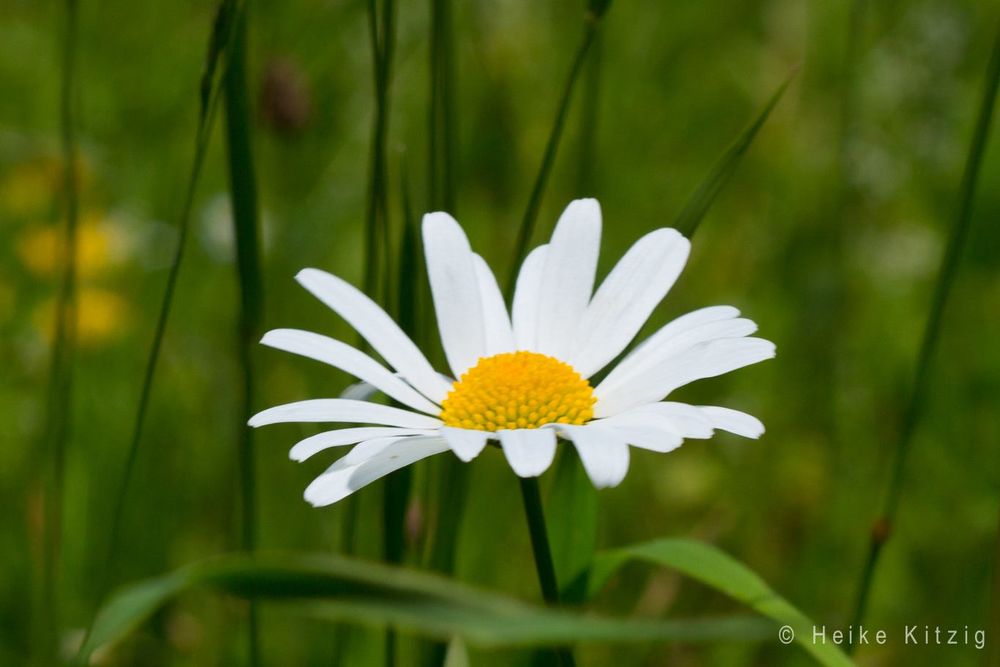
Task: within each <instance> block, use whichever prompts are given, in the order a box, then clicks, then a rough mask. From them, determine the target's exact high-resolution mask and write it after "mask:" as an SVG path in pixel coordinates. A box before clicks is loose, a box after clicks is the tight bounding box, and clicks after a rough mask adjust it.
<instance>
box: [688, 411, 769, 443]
mask: <svg viewBox="0 0 1000 667" xmlns="http://www.w3.org/2000/svg"><path fill="white" fill-rule="evenodd" d="M698 409H699V410H701V411H702V412H703V413H704V414H705V415H707V416H708V419H709V421H711V422H712V426H714V427H715V428H717V429H721V430H723V431H728V432H729V433H734V434H736V435H742V436H743V437H744V438H753V439H755V440H756V439H757V438H759V437H760V436H762V435H763V434H764V425H763V424H762V423H761V422H760V420H759V419H757V418H756V417H754V416H753V415H748V414H747V413H745V412H740V411H739V410H731V409H730V408H722V407H718V406H715V405H701V406H698Z"/></svg>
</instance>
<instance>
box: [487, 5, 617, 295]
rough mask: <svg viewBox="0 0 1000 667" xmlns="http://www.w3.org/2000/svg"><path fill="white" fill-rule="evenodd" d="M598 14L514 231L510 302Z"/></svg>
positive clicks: (591, 17)
mask: <svg viewBox="0 0 1000 667" xmlns="http://www.w3.org/2000/svg"><path fill="white" fill-rule="evenodd" d="M600 17H601V15H600V14H597V13H594V12H590V13H588V14H587V20H586V22H585V25H584V32H583V38H582V39H581V40H580V45H579V46H578V47H577V50H576V55H574V56H573V63H572V65H571V66H570V70H569V75H568V76H567V77H566V83H565V84H564V85H563V91H562V95H561V96H560V98H559V105H558V106H557V108H556V116H555V119H554V120H553V122H552V129H551V130H550V131H549V138H548V140H547V141H546V143H545V152H544V153H543V154H542V163H541V165H540V166H539V167H538V175H537V176H535V183H534V185H533V186H532V188H531V195H530V196H529V197H528V206H527V208H525V210H524V217H522V218H521V225H520V227H518V230H517V239H516V240H515V241H514V254H513V256H512V257H511V262H510V269H509V273H508V276H507V283H506V286H507V287H506V289H507V291H506V297H507V301H508V302H509V301H510V300H511V298H512V297H513V295H514V284H515V278H516V277H517V270H518V268H519V267H520V266H521V262H522V261H523V260H524V258H525V256H526V255H527V254H528V246H529V245H530V244H531V236H532V234H533V233H534V231H535V223H536V221H537V220H538V211H539V209H540V208H541V206H542V196H543V195H544V194H545V187H546V185H548V182H549V174H550V173H551V172H552V166H553V165H554V164H555V160H556V153H557V152H558V150H559V141H560V139H561V138H562V133H563V127H564V126H565V125H566V116H567V115H568V113H569V106H570V102H571V101H572V100H573V91H574V90H575V88H576V82H577V79H579V78H580V70H582V69H583V63H584V62H585V61H586V59H587V53H588V52H589V51H590V46H591V45H592V44H593V43H594V38H595V36H596V35H597V29H598V27H599V26H600Z"/></svg>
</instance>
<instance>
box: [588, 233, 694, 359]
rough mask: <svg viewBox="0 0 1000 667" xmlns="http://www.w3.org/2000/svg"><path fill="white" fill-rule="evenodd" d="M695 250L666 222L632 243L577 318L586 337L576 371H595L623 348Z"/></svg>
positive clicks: (671, 285) (671, 284)
mask: <svg viewBox="0 0 1000 667" xmlns="http://www.w3.org/2000/svg"><path fill="white" fill-rule="evenodd" d="M690 250H691V243H690V242H689V241H688V240H687V239H686V238H684V237H683V236H681V234H680V232H678V231H677V230H675V229H666V228H664V229H657V230H655V231H652V232H650V233H649V234H646V235H645V236H643V237H642V238H641V239H639V240H638V241H636V242H635V244H634V245H633V246H632V247H631V248H629V250H628V252H626V253H625V256H624V257H622V258H621V260H620V261H619V262H618V264H616V265H615V267H614V268H613V269H612V270H611V273H609V274H608V277H607V278H605V280H604V282H603V283H601V286H600V287H599V288H598V289H597V293H596V294H594V299H593V301H591V302H590V305H589V306H588V307H587V310H586V313H585V314H584V315H583V317H582V318H581V320H580V321H579V322H578V323H577V326H578V327H579V330H580V332H581V336H582V338H581V340H580V343H579V344H578V346H577V348H576V349H575V350H574V352H573V354H572V357H571V358H570V359H569V362H570V363H571V364H572V366H573V367H574V368H575V369H576V370H577V372H579V373H580V374H581V375H582V376H583V377H590V376H591V375H593V374H594V373H596V372H597V371H599V370H601V369H602V368H604V366H606V365H607V364H608V363H610V362H611V360H613V359H614V358H615V357H617V356H618V355H619V354H621V352H622V350H624V349H625V347H626V346H627V345H628V344H629V342H630V341H631V340H632V339H633V338H635V335H636V334H637V333H639V329H641V328H642V325H643V324H645V323H646V320H647V319H648V318H649V315H650V313H652V312H653V309H654V308H656V306H657V304H659V303H660V301H662V300H663V297H664V296H666V294H667V292H668V291H669V290H670V288H671V287H673V284H674V282H675V281H676V280H677V276H679V275H680V273H681V270H682V269H683V268H684V264H685V262H687V258H688V252H689V251H690Z"/></svg>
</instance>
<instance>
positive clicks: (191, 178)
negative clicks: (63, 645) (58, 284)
mask: <svg viewBox="0 0 1000 667" xmlns="http://www.w3.org/2000/svg"><path fill="white" fill-rule="evenodd" d="M242 4H243V3H242V1H241V0H223V2H221V3H220V4H219V7H218V10H217V12H216V16H215V20H214V23H213V25H212V34H211V37H210V38H209V46H208V53H207V56H206V59H205V67H204V70H203V72H202V76H201V82H200V86H199V98H200V104H199V112H198V125H197V130H196V131H195V141H194V156H193V158H192V160H191V170H190V172H189V173H188V179H187V185H186V187H185V190H184V200H183V202H182V204H181V210H180V214H179V216H178V219H177V244H176V246H175V248H174V255H173V259H172V260H171V263H170V269H169V272H168V273H167V282H166V285H165V286H164V290H163V298H162V300H161V301H160V311H159V315H158V317H157V320H156V326H155V328H154V329H153V339H152V342H151V343H150V347H149V353H148V354H147V357H146V366H145V371H144V373H143V378H142V386H141V388H140V391H139V401H138V403H137V405H136V414H135V421H134V422H133V427H132V435H131V438H130V440H129V447H128V452H127V454H126V458H125V465H124V469H123V472H122V477H121V480H120V481H119V483H118V485H117V486H116V489H115V501H114V504H113V510H112V511H113V514H112V518H111V528H110V532H109V539H108V552H107V556H106V558H105V559H104V572H103V574H102V575H101V578H100V582H101V583H100V584H99V586H98V592H97V596H96V605H95V609H96V608H97V607H99V606H100V603H101V601H102V600H103V599H104V597H105V596H106V595H107V593H108V590H109V589H110V587H111V585H112V583H113V581H114V573H115V571H116V564H117V560H118V559H117V556H118V550H119V546H120V544H121V528H122V521H123V518H124V512H125V501H126V499H127V498H128V492H129V488H130V487H131V482H132V477H133V475H134V472H135V462H136V459H137V458H138V454H139V444H140V442H141V441H142V433H143V427H144V426H145V423H146V413H147V411H148V407H149V399H150V396H151V395H152V389H153V380H154V379H155V377H156V368H157V365H158V363H159V359H160V350H161V348H162V346H163V339H164V336H165V335H166V331H167V322H168V321H169V319H170V313H171V310H172V307H173V301H174V292H175V291H176V288H177V280H178V277H179V276H180V269H181V264H182V263H183V259H184V252H185V248H186V247H187V237H188V229H189V227H190V222H191V213H192V210H193V209H194V200H195V195H196V194H197V189H198V183H199V181H200V180H201V173H202V170H203V167H204V164H205V155H206V153H207V152H208V145H209V142H210V139H211V136H212V128H213V126H214V122H215V116H216V111H217V109H218V106H219V100H220V98H221V76H220V73H221V71H222V68H221V67H220V63H221V62H222V61H223V60H224V58H226V57H227V54H228V52H229V50H230V47H231V43H232V41H233V40H232V35H233V31H232V26H233V22H234V20H235V19H236V17H237V16H238V14H239V12H241V11H242ZM93 620H94V619H93V617H92V618H91V621H90V626H89V627H88V630H87V633H86V634H87V635H89V634H90V631H91V630H92V629H93ZM79 660H80V656H78V662H79Z"/></svg>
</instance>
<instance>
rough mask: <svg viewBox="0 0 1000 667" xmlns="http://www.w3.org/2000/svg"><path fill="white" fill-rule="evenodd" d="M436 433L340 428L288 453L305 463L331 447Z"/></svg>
mask: <svg viewBox="0 0 1000 667" xmlns="http://www.w3.org/2000/svg"><path fill="white" fill-rule="evenodd" d="M433 434H434V431H431V430H423V429H415V428H399V427H396V426H360V427H358V428H340V429H337V430H335V431H324V432H322V433H317V434H316V435H311V436H309V437H308V438H305V439H303V440H299V441H298V442H297V443H296V444H295V446H294V447H292V449H291V451H289V452H288V457H289V458H290V459H292V460H293V461H299V462H302V461H305V460H306V459H308V458H309V457H311V456H313V455H314V454H316V453H318V452H321V451H323V450H325V449H329V448H331V447H340V446H343V445H353V444H354V443H357V442H361V441H362V440H370V439H372V438H389V437H393V436H395V437H401V436H404V435H433Z"/></svg>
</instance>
